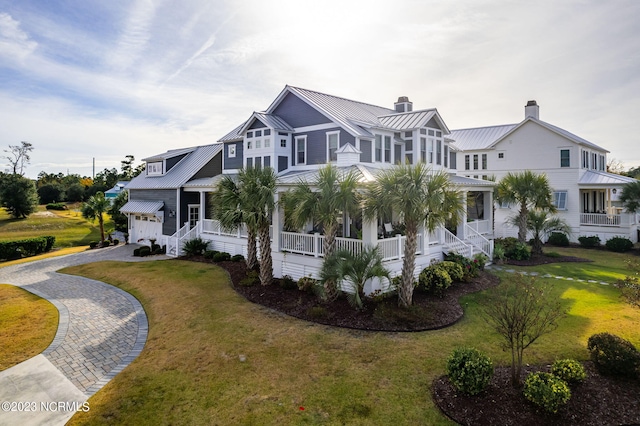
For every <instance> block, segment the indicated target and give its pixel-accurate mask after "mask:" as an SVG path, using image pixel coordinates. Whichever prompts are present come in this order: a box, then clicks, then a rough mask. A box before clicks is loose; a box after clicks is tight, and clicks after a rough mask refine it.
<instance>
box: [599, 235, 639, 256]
mask: <svg viewBox="0 0 640 426" xmlns="http://www.w3.org/2000/svg"><path fill="white" fill-rule="evenodd" d="M604 245H605V246H606V247H607V250H611V251H615V252H617V253H624V252H627V251H629V250H631V249H632V248H633V242H632V241H631V240H630V239H628V238H624V237H613V238H611V239H609V240H607V242H606V243H604Z"/></svg>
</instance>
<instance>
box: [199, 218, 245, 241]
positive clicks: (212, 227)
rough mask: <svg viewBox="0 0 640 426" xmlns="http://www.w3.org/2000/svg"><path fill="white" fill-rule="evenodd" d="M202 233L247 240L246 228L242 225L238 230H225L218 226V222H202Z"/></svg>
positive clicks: (207, 220) (208, 220) (210, 220)
mask: <svg viewBox="0 0 640 426" xmlns="http://www.w3.org/2000/svg"><path fill="white" fill-rule="evenodd" d="M202 232H204V233H205V234H215V235H223V236H225V237H236V238H247V227H246V225H244V224H242V226H240V227H239V228H236V229H233V230H225V229H224V228H222V226H220V222H219V221H217V220H212V219H204V220H203V221H202Z"/></svg>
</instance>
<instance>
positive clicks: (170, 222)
mask: <svg viewBox="0 0 640 426" xmlns="http://www.w3.org/2000/svg"><path fill="white" fill-rule="evenodd" d="M129 199H130V200H140V201H163V202H164V208H163V211H164V223H163V224H162V234H163V235H173V234H174V233H175V232H176V231H177V230H178V228H176V218H173V217H169V210H173V211H174V212H175V211H178V203H177V200H176V190H175V189H130V190H129Z"/></svg>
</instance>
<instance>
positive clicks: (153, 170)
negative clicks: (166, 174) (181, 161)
mask: <svg viewBox="0 0 640 426" xmlns="http://www.w3.org/2000/svg"><path fill="white" fill-rule="evenodd" d="M161 174H162V161H157V162H154V163H147V175H149V176H154V175H156V176H157V175H161Z"/></svg>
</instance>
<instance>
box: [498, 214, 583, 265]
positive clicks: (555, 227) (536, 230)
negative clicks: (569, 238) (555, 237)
mask: <svg viewBox="0 0 640 426" xmlns="http://www.w3.org/2000/svg"><path fill="white" fill-rule="evenodd" d="M510 220H511V222H512V223H514V222H517V220H518V217H517V216H515V217H513V218H511V219H510ZM514 224H515V223H514ZM527 229H528V230H530V231H531V232H532V233H533V244H532V245H531V253H532V254H542V237H543V236H544V235H548V234H550V233H552V232H562V233H564V234H567V235H571V226H569V224H568V223H567V222H566V221H565V220H564V219H561V218H559V217H558V216H550V215H549V212H548V211H546V210H530V211H529V216H528V217H527Z"/></svg>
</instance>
